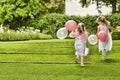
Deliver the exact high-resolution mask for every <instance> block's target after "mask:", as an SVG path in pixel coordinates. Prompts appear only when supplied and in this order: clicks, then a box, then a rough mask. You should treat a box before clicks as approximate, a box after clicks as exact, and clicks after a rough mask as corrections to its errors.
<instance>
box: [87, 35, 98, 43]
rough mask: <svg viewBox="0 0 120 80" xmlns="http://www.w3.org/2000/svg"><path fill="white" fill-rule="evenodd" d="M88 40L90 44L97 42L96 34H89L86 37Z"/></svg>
mask: <svg viewBox="0 0 120 80" xmlns="http://www.w3.org/2000/svg"><path fill="white" fill-rule="evenodd" d="M88 42H89V43H90V44H92V45H95V44H97V42H98V38H97V36H96V35H90V36H89V37H88Z"/></svg>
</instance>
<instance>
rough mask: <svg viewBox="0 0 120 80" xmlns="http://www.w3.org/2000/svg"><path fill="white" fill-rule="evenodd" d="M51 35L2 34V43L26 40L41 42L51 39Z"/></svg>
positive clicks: (0, 38)
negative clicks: (41, 40)
mask: <svg viewBox="0 0 120 80" xmlns="http://www.w3.org/2000/svg"><path fill="white" fill-rule="evenodd" d="M51 38H52V37H51V36H50V35H44V34H40V33H17V32H10V33H9V32H2V33H0V41H24V40H40V39H51Z"/></svg>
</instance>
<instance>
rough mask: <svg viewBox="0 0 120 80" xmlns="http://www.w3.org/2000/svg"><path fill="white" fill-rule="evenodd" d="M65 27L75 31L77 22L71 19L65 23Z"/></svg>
mask: <svg viewBox="0 0 120 80" xmlns="http://www.w3.org/2000/svg"><path fill="white" fill-rule="evenodd" d="M65 27H66V29H67V30H68V31H75V29H76V28H77V23H76V22H75V21H74V20H69V21H67V22H66V23H65Z"/></svg>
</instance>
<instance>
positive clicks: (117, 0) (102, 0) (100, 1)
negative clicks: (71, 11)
mask: <svg viewBox="0 0 120 80" xmlns="http://www.w3.org/2000/svg"><path fill="white" fill-rule="evenodd" d="M90 2H92V3H95V4H96V5H97V9H98V11H99V12H101V11H100V8H101V6H103V5H105V6H111V7H112V13H117V12H120V11H117V6H120V0H80V3H82V6H83V7H84V6H89V4H90ZM118 10H120V9H119V7H118Z"/></svg>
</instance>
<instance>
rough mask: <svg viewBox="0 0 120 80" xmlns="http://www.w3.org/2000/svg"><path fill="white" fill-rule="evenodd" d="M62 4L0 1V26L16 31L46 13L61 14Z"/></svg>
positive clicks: (51, 0)
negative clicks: (6, 26) (3, 25)
mask: <svg viewBox="0 0 120 80" xmlns="http://www.w3.org/2000/svg"><path fill="white" fill-rule="evenodd" d="M64 4H65V3H64V0H62V1H61V0H0V24H5V25H9V26H10V28H12V29H16V28H17V27H21V26H25V25H26V23H28V22H29V21H30V20H33V19H36V18H38V17H41V16H42V15H45V14H46V13H52V12H56V13H63V12H64Z"/></svg>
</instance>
